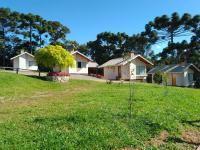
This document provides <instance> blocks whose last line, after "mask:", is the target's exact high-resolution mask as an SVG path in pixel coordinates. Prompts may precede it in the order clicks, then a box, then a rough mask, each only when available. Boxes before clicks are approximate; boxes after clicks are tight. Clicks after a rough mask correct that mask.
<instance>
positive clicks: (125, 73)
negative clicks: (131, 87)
mask: <svg viewBox="0 0 200 150" xmlns="http://www.w3.org/2000/svg"><path fill="white" fill-rule="evenodd" d="M121 78H122V79H123V80H128V79H130V64H129V63H128V64H126V65H124V66H121Z"/></svg>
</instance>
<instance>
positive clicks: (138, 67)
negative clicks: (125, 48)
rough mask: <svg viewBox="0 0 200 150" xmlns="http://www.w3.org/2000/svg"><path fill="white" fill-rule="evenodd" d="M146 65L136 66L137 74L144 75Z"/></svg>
mask: <svg viewBox="0 0 200 150" xmlns="http://www.w3.org/2000/svg"><path fill="white" fill-rule="evenodd" d="M144 74H145V66H136V75H144Z"/></svg>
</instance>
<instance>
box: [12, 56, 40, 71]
mask: <svg viewBox="0 0 200 150" xmlns="http://www.w3.org/2000/svg"><path fill="white" fill-rule="evenodd" d="M29 61H32V62H34V64H33V65H32V66H29ZM13 67H14V68H15V69H16V68H20V69H28V70H38V66H37V64H36V61H35V59H34V57H31V56H29V55H28V54H26V53H25V54H23V55H21V56H19V57H16V58H14V59H13Z"/></svg>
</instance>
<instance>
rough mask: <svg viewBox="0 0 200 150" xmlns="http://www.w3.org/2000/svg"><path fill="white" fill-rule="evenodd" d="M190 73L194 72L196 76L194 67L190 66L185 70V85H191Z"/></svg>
mask: <svg viewBox="0 0 200 150" xmlns="http://www.w3.org/2000/svg"><path fill="white" fill-rule="evenodd" d="M188 73H192V74H193V77H194V71H193V70H192V69H190V68H188V70H186V71H185V72H184V85H185V86H189V85H191V83H190V82H189V80H188Z"/></svg>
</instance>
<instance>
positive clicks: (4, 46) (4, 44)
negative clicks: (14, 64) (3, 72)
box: [2, 28, 6, 67]
mask: <svg viewBox="0 0 200 150" xmlns="http://www.w3.org/2000/svg"><path fill="white" fill-rule="evenodd" d="M2 38H3V59H2V61H3V62H2V65H3V67H4V66H5V63H6V54H5V48H6V42H5V41H6V39H5V38H6V36H5V29H4V28H3V36H2Z"/></svg>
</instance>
